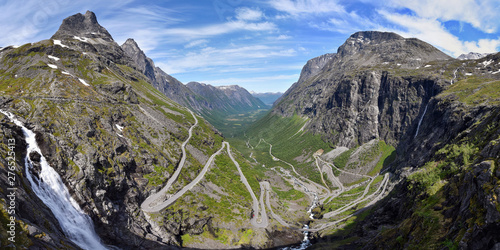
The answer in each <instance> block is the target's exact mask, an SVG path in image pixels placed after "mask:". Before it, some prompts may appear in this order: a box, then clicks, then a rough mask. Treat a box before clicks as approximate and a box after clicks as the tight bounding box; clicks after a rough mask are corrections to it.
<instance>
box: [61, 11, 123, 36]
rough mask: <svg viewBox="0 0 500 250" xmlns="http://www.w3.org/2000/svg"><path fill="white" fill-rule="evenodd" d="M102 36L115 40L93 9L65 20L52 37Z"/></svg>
mask: <svg viewBox="0 0 500 250" xmlns="http://www.w3.org/2000/svg"><path fill="white" fill-rule="evenodd" d="M75 36H76V37H80V38H102V39H104V40H105V41H108V42H111V41H113V37H111V35H110V34H109V32H108V31H107V30H106V29H105V28H104V27H102V26H101V25H100V24H99V23H98V22H97V18H96V15H95V14H94V12H92V11H87V12H86V13H85V15H82V14H81V13H77V14H75V15H72V16H70V17H67V18H66V19H64V20H63V22H62V24H61V26H60V27H59V30H57V32H56V33H55V34H54V35H53V36H52V39H64V38H73V37H75Z"/></svg>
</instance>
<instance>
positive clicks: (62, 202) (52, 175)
mask: <svg viewBox="0 0 500 250" xmlns="http://www.w3.org/2000/svg"><path fill="white" fill-rule="evenodd" d="M0 112H1V113H3V114H4V115H6V116H7V117H9V119H10V120H11V121H13V122H14V123H15V124H16V125H17V126H19V127H21V128H22V130H23V133H24V136H25V138H26V144H28V149H27V152H26V158H25V159H24V161H25V163H24V164H25V171H26V177H27V178H28V180H29V182H30V183H31V188H32V190H33V192H35V194H36V195H37V196H38V198H40V200H42V201H43V203H44V204H45V205H46V206H47V207H49V208H50V210H51V211H52V213H53V214H54V216H55V217H56V219H57V220H58V221H59V224H60V225H61V228H62V229H63V231H64V234H65V235H66V236H67V237H68V238H69V239H71V240H72V241H73V242H74V243H75V244H77V245H78V246H79V247H81V248H83V249H91V250H94V249H95V250H98V249H107V248H106V247H104V245H103V244H102V243H101V241H100V239H99V236H98V235H97V234H96V232H95V230H94V224H93V223H92V220H91V219H90V217H89V216H88V215H86V214H85V213H84V212H83V211H82V210H81V209H80V207H79V206H78V203H76V201H75V200H74V199H73V198H72V197H71V196H70V194H69V192H68V189H67V188H66V186H65V185H64V183H63V182H62V180H61V177H60V176H59V174H58V173H57V172H56V171H55V170H54V169H53V168H52V167H51V166H50V165H49V164H48V162H47V160H46V159H45V157H44V156H43V155H42V152H41V151H40V148H39V147H38V144H37V143H36V139H35V133H34V132H33V131H31V130H29V129H27V128H26V127H25V126H24V125H23V124H22V122H20V121H19V120H17V119H15V118H14V115H13V114H11V113H8V112H4V111H2V110H0ZM32 152H37V153H38V154H40V156H41V157H40V164H41V170H40V173H39V178H37V177H36V176H33V175H32V174H31V171H30V169H32V168H33V162H32V160H31V159H30V153H32Z"/></svg>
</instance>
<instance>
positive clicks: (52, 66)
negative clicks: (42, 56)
mask: <svg viewBox="0 0 500 250" xmlns="http://www.w3.org/2000/svg"><path fill="white" fill-rule="evenodd" d="M47 66H49V67H51V68H53V69H57V66H56V65H54V64H50V63H47Z"/></svg>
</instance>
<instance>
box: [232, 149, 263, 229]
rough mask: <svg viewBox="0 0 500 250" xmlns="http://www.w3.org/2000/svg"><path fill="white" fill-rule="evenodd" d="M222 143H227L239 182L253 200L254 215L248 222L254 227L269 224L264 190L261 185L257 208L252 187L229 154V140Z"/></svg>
mask: <svg viewBox="0 0 500 250" xmlns="http://www.w3.org/2000/svg"><path fill="white" fill-rule="evenodd" d="M223 144H224V145H227V154H228V155H229V157H230V158H231V160H232V161H233V163H234V165H235V166H236V168H237V169H238V173H239V174H240V180H241V182H243V184H244V185H245V187H246V188H247V190H248V192H249V193H250V196H252V201H253V205H252V209H253V211H254V216H253V217H252V219H251V220H250V223H251V224H252V226H254V227H260V228H265V227H267V226H268V225H269V221H268V218H267V213H266V208H265V206H264V191H263V189H262V187H261V195H260V209H259V202H258V201H257V197H256V196H255V194H254V192H253V190H252V187H250V184H249V183H248V180H247V178H246V177H245V175H244V174H243V172H242V171H241V168H240V164H239V163H238V162H237V161H236V160H235V159H234V157H233V154H231V147H230V145H229V142H223ZM258 214H260V216H257V215H258ZM259 217H260V219H259Z"/></svg>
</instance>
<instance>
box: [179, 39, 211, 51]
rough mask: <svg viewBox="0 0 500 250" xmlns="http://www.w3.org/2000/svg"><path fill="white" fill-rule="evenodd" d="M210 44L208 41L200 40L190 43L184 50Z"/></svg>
mask: <svg viewBox="0 0 500 250" xmlns="http://www.w3.org/2000/svg"><path fill="white" fill-rule="evenodd" d="M207 43H208V40H206V39H200V40H194V41H191V42H190V43H188V44H186V45H184V48H187V49H188V48H192V47H196V46H202V45H206V44H207Z"/></svg>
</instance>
